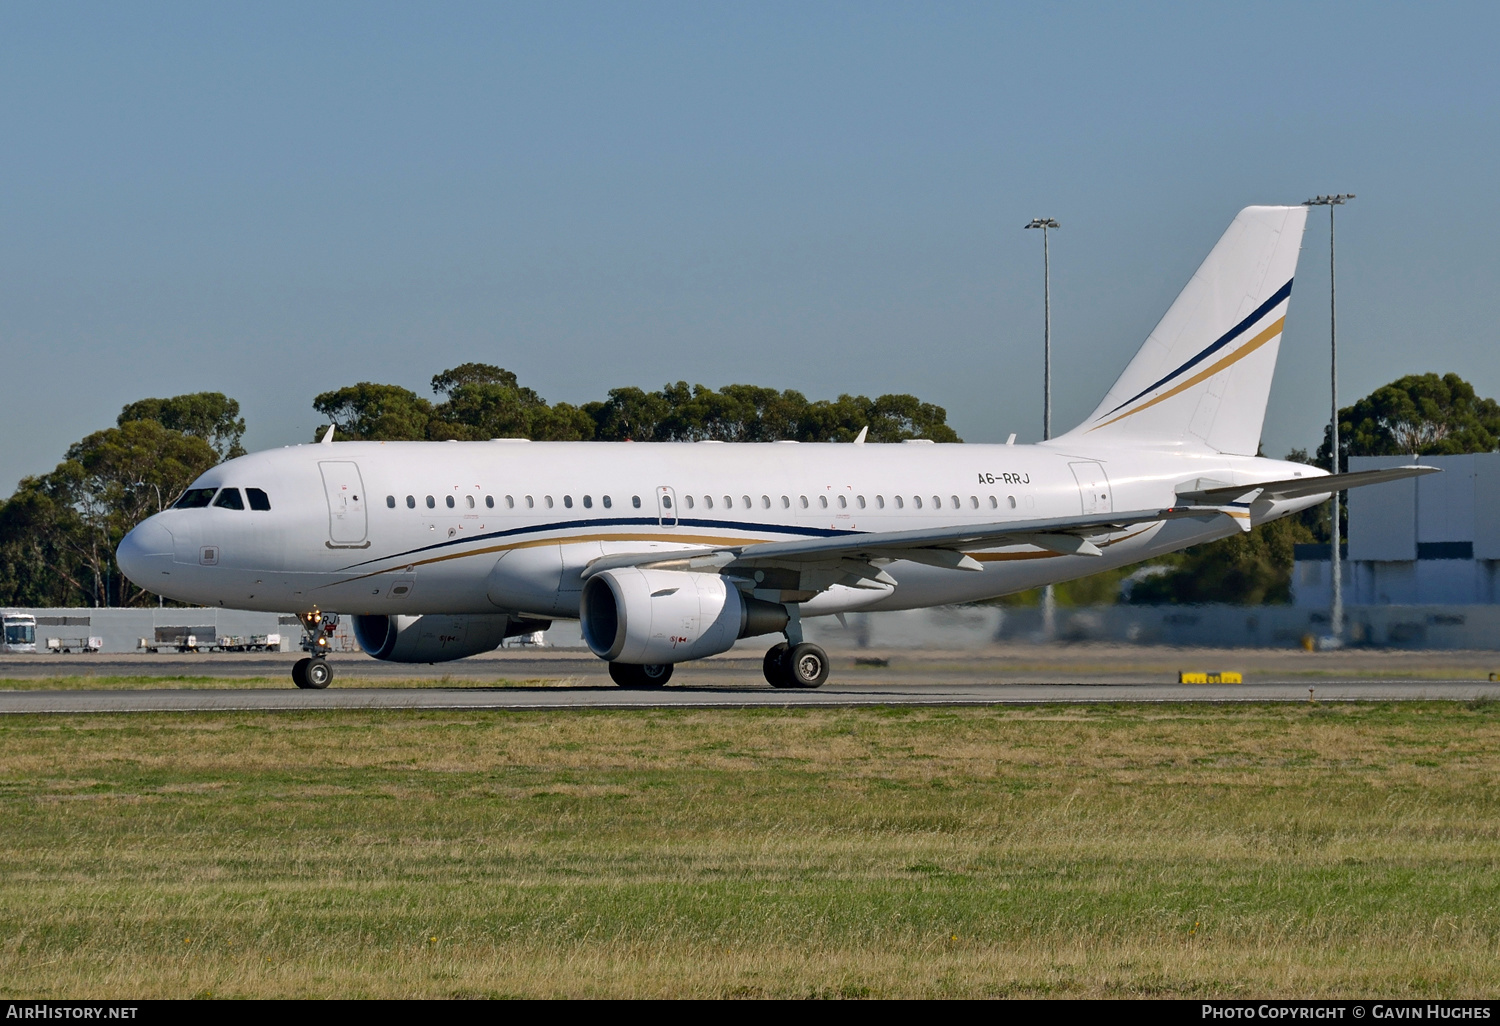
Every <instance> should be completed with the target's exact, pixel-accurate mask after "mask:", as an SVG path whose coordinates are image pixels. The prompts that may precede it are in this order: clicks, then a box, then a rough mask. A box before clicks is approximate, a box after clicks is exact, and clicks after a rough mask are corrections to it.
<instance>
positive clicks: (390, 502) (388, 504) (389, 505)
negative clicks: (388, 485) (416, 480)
mask: <svg viewBox="0 0 1500 1026" xmlns="http://www.w3.org/2000/svg"><path fill="white" fill-rule="evenodd" d="M385 508H386V509H395V508H396V497H395V496H394V495H387V496H386V497H385Z"/></svg>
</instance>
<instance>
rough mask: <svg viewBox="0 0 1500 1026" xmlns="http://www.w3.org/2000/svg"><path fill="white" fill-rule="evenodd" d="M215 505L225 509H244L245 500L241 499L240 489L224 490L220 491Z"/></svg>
mask: <svg viewBox="0 0 1500 1026" xmlns="http://www.w3.org/2000/svg"><path fill="white" fill-rule="evenodd" d="M214 505H215V506H222V507H224V508H225V509H244V508H245V500H244V499H242V498H240V490H239V489H238V488H224V489H221V490H220V491H219V497H218V498H217V499H215V500H214Z"/></svg>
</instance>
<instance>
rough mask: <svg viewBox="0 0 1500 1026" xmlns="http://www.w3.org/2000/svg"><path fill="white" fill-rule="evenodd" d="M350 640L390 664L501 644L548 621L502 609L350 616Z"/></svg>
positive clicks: (461, 653) (436, 658) (439, 659)
mask: <svg viewBox="0 0 1500 1026" xmlns="http://www.w3.org/2000/svg"><path fill="white" fill-rule="evenodd" d="M351 619H352V620H353V621H354V640H356V641H358V642H359V647H360V648H362V649H364V650H365V651H366V652H368V653H369V654H370V655H372V656H374V657H375V658H376V659H384V660H387V661H389V662H393V663H446V662H448V661H449V660H450V659H462V658H464V657H465V656H471V655H478V654H479V653H480V652H489V651H492V650H494V649H497V648H499V647H500V643H501V642H502V641H504V640H505V639H506V638H513V637H515V636H516V635H518V634H530V633H531V632H532V631H544V630H546V629H547V628H548V627H551V626H552V623H551V621H549V620H521V619H517V618H515V617H511V616H506V615H504V614H503V613H502V614H499V615H495V616H485V615H479V616H450V615H447V614H444V613H428V614H426V615H425V616H369V615H360V616H354V617H351Z"/></svg>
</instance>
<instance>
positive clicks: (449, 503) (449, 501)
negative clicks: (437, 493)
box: [443, 495, 453, 509]
mask: <svg viewBox="0 0 1500 1026" xmlns="http://www.w3.org/2000/svg"><path fill="white" fill-rule="evenodd" d="M443 505H445V506H447V507H448V508H449V509H452V508H453V496H451V495H445V496H443Z"/></svg>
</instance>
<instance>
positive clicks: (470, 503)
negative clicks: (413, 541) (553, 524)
mask: <svg viewBox="0 0 1500 1026" xmlns="http://www.w3.org/2000/svg"><path fill="white" fill-rule="evenodd" d="M462 498H463V508H464V509H477V508H478V502H477V499H476V497H475V496H473V495H465V496H462ZM458 499H459V497H457V496H453V495H445V496H443V505H444V506H445V507H446V508H448V509H458V508H459V501H458ZM422 501H423V504H424V505H425V506H426V507H427V508H428V509H437V499H436V498H435V497H434V496H431V495H428V496H426V497H425V498H424V499H423V500H422ZM521 502H522V504H523V505H525V507H526V508H527V509H534V508H535V507H536V497H535V496H532V495H523V496H522V497H521ZM385 504H386V506H387V507H388V508H390V509H395V508H396V497H395V496H394V495H387V496H386V497H385ZM542 504H543V505H544V506H546V508H547V509H552V508H553V507H554V506H555V505H556V502H554V501H553V498H552V496H550V495H544V496H542ZM562 504H563V508H565V509H572V508H573V496H571V495H564V496H563V497H562ZM599 504H600V505H601V506H603V507H604V508H605V509H614V506H615V500H614V497H613V496H610V495H601V496H600V497H599ZM630 504H631V506H633V507H634V508H635V509H640V508H641V497H640V496H639V495H632V496H631V497H630ZM484 507H485V509H494V508H495V497H494V496H493V495H486V496H485V497H484ZM406 508H407V509H416V508H417V497H416V496H415V495H408V496H407V497H406ZM505 508H506V509H515V508H516V497H515V496H514V495H507V496H506V497H505ZM583 508H584V509H593V508H594V497H593V496H592V495H585V496H583Z"/></svg>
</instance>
